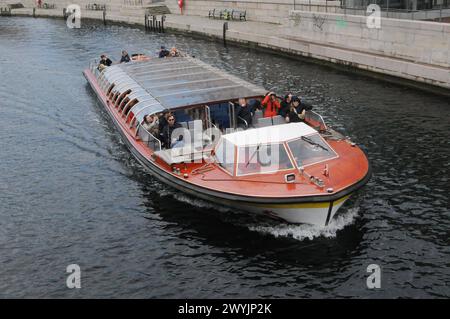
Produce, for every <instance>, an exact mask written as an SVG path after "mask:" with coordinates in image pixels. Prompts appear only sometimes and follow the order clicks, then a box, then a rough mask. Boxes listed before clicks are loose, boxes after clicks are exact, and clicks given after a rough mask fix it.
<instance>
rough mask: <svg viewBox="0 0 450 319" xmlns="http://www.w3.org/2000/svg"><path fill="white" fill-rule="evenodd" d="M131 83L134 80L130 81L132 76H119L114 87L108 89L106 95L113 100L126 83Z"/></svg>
mask: <svg viewBox="0 0 450 319" xmlns="http://www.w3.org/2000/svg"><path fill="white" fill-rule="evenodd" d="M134 82H135V81H134ZM129 83H132V82H131V81H130V77H129V76H128V75H123V76H119V77H118V78H116V79H115V80H114V82H113V84H114V85H115V86H114V87H113V88H112V89H109V90H108V92H107V94H106V96H107V97H108V98H109V99H110V100H111V101H112V99H113V97H114V96H115V95H116V94H117V92H119V91H120V89H121V88H122V87H123V86H124V85H129Z"/></svg>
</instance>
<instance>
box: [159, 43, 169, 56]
mask: <svg viewBox="0 0 450 319" xmlns="http://www.w3.org/2000/svg"><path fill="white" fill-rule="evenodd" d="M169 54H170V51H169V50H167V49H166V47H165V46H161V50H160V51H159V54H158V57H160V58H165V57H167V56H169Z"/></svg>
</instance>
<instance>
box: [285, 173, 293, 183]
mask: <svg viewBox="0 0 450 319" xmlns="http://www.w3.org/2000/svg"><path fill="white" fill-rule="evenodd" d="M284 180H285V182H286V183H294V182H295V174H294V173H291V174H286V175H284Z"/></svg>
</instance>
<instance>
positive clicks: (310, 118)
mask: <svg viewBox="0 0 450 319" xmlns="http://www.w3.org/2000/svg"><path fill="white" fill-rule="evenodd" d="M305 122H309V123H310V124H311V125H313V126H315V127H317V125H315V123H314V122H317V124H319V125H318V129H319V131H321V132H324V131H327V130H328V127H327V125H326V124H325V121H324V120H323V117H322V116H321V115H320V114H318V113H316V112H314V111H311V110H309V111H306V112H305Z"/></svg>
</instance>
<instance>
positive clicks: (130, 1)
mask: <svg viewBox="0 0 450 319" xmlns="http://www.w3.org/2000/svg"><path fill="white" fill-rule="evenodd" d="M123 4H124V5H126V6H142V5H143V1H142V0H123Z"/></svg>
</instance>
